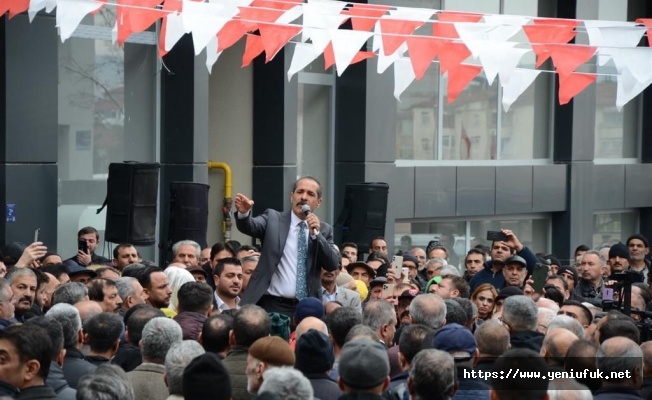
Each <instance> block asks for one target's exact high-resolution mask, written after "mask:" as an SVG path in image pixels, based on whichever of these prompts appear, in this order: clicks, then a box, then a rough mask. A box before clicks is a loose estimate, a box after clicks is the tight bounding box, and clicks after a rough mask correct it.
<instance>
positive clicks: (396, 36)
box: [380, 19, 425, 55]
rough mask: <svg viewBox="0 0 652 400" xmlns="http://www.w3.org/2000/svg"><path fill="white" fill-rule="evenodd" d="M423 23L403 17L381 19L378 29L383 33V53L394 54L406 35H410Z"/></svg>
mask: <svg viewBox="0 0 652 400" xmlns="http://www.w3.org/2000/svg"><path fill="white" fill-rule="evenodd" d="M424 23H425V22H421V21H408V20H403V19H381V20H380V30H381V32H382V35H383V49H384V52H385V54H387V55H390V54H394V53H395V52H396V50H398V48H399V47H400V46H401V45H402V44H403V43H404V42H405V39H406V35H411V34H412V33H413V32H414V31H415V30H416V29H417V28H418V27H420V26H422V25H423V24H424Z"/></svg>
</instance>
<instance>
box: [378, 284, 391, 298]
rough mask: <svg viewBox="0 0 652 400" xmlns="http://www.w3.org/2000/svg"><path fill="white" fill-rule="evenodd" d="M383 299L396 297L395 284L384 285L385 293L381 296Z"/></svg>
mask: <svg viewBox="0 0 652 400" xmlns="http://www.w3.org/2000/svg"><path fill="white" fill-rule="evenodd" d="M381 296H382V298H383V299H387V298H392V297H394V284H393V283H385V284H383V293H382V294H381Z"/></svg>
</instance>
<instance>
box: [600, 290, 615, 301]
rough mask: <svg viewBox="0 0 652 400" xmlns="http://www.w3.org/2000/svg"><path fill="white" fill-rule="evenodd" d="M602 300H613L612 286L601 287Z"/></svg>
mask: <svg viewBox="0 0 652 400" xmlns="http://www.w3.org/2000/svg"><path fill="white" fill-rule="evenodd" d="M602 300H603V301H613V300H614V290H613V289H612V288H603V289H602Z"/></svg>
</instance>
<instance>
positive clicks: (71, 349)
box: [46, 303, 97, 389]
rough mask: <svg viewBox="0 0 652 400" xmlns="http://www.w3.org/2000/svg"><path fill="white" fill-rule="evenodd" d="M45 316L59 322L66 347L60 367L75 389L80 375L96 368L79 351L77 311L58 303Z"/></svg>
mask: <svg viewBox="0 0 652 400" xmlns="http://www.w3.org/2000/svg"><path fill="white" fill-rule="evenodd" d="M46 316H48V317H52V318H54V319H55V320H57V321H59V323H60V324H61V328H62V330H63V347H64V349H66V356H65V357H64V359H63V367H62V369H63V376H64V377H65V378H66V381H68V384H69V385H70V387H71V388H73V389H77V384H78V383H79V380H80V379H81V377H82V376H84V375H86V374H89V373H91V372H93V371H95V369H96V368H97V367H96V366H95V365H93V364H91V363H90V362H89V361H88V360H86V357H85V356H84V353H82V351H81V349H82V346H83V343H84V342H83V339H84V334H83V333H82V322H81V317H80V316H79V311H78V310H77V309H76V308H75V307H73V306H71V305H70V304H67V303H59V304H55V305H54V306H52V308H50V310H49V311H48V312H47V314H46Z"/></svg>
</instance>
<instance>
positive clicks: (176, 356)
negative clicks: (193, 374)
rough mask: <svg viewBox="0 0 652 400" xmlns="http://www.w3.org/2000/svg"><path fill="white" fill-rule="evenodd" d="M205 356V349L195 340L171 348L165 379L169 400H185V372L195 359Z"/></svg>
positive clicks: (185, 341) (166, 363)
mask: <svg viewBox="0 0 652 400" xmlns="http://www.w3.org/2000/svg"><path fill="white" fill-rule="evenodd" d="M202 354H204V348H203V347H201V345H200V344H199V343H197V342H196V341H194V340H184V341H182V342H178V343H175V344H173V345H172V347H170V351H168V354H167V355H166V356H165V375H164V376H163V379H164V380H165V384H166V385H167V387H168V390H169V391H170V396H169V397H168V398H167V400H183V371H184V370H185V369H186V367H187V366H188V364H190V362H191V361H192V360H194V359H195V357H199V356H201V355H202Z"/></svg>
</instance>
